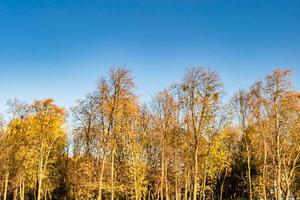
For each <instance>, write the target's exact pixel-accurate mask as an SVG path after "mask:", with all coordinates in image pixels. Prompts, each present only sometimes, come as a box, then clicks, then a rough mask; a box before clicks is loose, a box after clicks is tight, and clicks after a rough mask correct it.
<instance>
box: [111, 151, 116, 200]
mask: <svg viewBox="0 0 300 200" xmlns="http://www.w3.org/2000/svg"><path fill="white" fill-rule="evenodd" d="M115 151H116V149H115V147H114V148H113V151H112V155H111V156H112V157H111V200H114V198H115V191H114V190H115V188H114V187H115V181H114V171H115Z"/></svg>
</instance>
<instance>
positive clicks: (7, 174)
mask: <svg viewBox="0 0 300 200" xmlns="http://www.w3.org/2000/svg"><path fill="white" fill-rule="evenodd" d="M8 178H9V173H5V181H4V194H3V200H6V199H7V187H8Z"/></svg>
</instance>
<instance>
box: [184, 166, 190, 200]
mask: <svg viewBox="0 0 300 200" xmlns="http://www.w3.org/2000/svg"><path fill="white" fill-rule="evenodd" d="M188 187H189V171H187V175H186V178H185V188H184V199H185V200H187V199H188V192H189V189H188Z"/></svg>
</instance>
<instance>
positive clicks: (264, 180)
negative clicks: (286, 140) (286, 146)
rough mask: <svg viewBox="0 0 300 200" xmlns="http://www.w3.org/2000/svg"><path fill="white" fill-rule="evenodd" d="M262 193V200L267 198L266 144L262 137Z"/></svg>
mask: <svg viewBox="0 0 300 200" xmlns="http://www.w3.org/2000/svg"><path fill="white" fill-rule="evenodd" d="M263 165H264V166H263V195H264V200H267V191H266V165H267V146H266V141H265V139H264V164H263Z"/></svg>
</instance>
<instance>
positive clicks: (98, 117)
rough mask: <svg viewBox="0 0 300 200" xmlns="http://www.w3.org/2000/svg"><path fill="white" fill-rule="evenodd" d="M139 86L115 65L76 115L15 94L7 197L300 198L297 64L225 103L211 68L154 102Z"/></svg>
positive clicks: (4, 137) (4, 144)
mask: <svg viewBox="0 0 300 200" xmlns="http://www.w3.org/2000/svg"><path fill="white" fill-rule="evenodd" d="M135 92H136V85H135V83H134V80H133V78H132V75H131V73H130V72H129V71H128V70H127V69H125V68H112V69H111V70H110V71H109V72H108V74H107V76H104V77H102V78H100V79H99V81H98V82H97V87H96V90H95V91H93V92H92V93H88V94H87V95H86V96H85V97H84V98H83V99H81V100H78V101H77V102H76V104H75V105H74V106H73V107H72V108H71V109H70V111H69V112H68V110H66V109H64V108H61V107H59V106H57V105H55V104H54V101H53V100H52V99H46V100H41V101H35V102H33V103H32V104H27V103H24V102H20V101H18V100H13V101H9V102H8V107H9V109H8V110H9V111H8V113H7V115H5V117H4V118H3V119H1V120H0V199H4V200H7V199H20V200H27V199H36V200H41V199H76V200H79V199H97V200H100V199H111V200H114V199H136V200H138V199H161V200H163V199H166V200H171V199H175V200H180V199H184V200H192V199H193V200H197V199H201V200H205V199H220V200H221V199H251V200H252V199H264V200H267V199H276V200H280V199H286V200H288V199H299V198H300V93H299V92H298V91H295V90H294V89H293V85H292V82H291V71H290V70H275V71H273V72H271V73H270V74H268V75H267V76H266V78H265V79H263V80H259V81H257V82H255V83H254V84H253V85H252V86H251V87H250V88H248V89H244V90H240V91H238V92H237V93H236V94H234V95H233V96H232V98H230V100H227V101H225V100H224V99H225V98H224V96H225V92H224V90H223V84H222V82H221V79H220V76H219V74H218V73H217V72H215V71H211V70H208V69H205V68H190V69H188V70H187V72H186V74H185V75H184V77H183V80H182V81H181V82H177V83H174V84H172V85H171V86H170V87H168V88H166V89H165V90H163V91H161V92H159V93H158V94H157V95H156V96H154V97H153V98H152V100H151V101H149V102H147V103H146V104H141V103H140V102H139V100H138V97H137V95H136V93H135ZM67 113H69V115H67ZM4 119H5V120H4ZM67 119H69V120H67Z"/></svg>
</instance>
